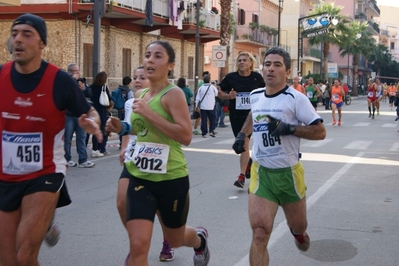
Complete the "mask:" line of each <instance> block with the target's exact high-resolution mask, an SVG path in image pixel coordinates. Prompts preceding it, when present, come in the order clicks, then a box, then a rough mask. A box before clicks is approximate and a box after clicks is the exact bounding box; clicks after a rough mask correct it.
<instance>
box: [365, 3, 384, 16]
mask: <svg viewBox="0 0 399 266" xmlns="http://www.w3.org/2000/svg"><path fill="white" fill-rule="evenodd" d="M367 3H369V5H370V7H371V8H372V9H374V10H375V12H377V13H378V15H379V14H381V11H380V9H379V8H378V6H377V4H376V2H375V0H368V1H367Z"/></svg>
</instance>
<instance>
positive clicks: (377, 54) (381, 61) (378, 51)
mask: <svg viewBox="0 0 399 266" xmlns="http://www.w3.org/2000/svg"><path fill="white" fill-rule="evenodd" d="M369 60H370V62H373V70H374V71H375V72H377V76H380V75H381V67H382V66H390V65H391V64H392V55H391V54H390V53H389V51H388V48H387V47H386V46H385V45H383V44H381V43H379V44H378V45H377V46H375V48H374V50H373V53H372V54H371V55H370V57H369Z"/></svg>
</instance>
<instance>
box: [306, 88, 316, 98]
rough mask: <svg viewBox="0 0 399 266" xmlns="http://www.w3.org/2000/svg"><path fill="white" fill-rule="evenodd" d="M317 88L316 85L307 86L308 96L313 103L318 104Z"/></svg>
mask: <svg viewBox="0 0 399 266" xmlns="http://www.w3.org/2000/svg"><path fill="white" fill-rule="evenodd" d="M315 88H316V85H315V84H313V85H312V86H310V85H306V96H308V98H309V100H310V101H311V102H317V97H316V95H317V90H316V89H315Z"/></svg>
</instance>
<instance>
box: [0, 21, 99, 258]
mask: <svg viewBox="0 0 399 266" xmlns="http://www.w3.org/2000/svg"><path fill="white" fill-rule="evenodd" d="M46 41H47V29H46V23H45V22H44V20H43V19H42V18H41V17H38V16H36V15H32V14H24V15H21V16H19V17H18V18H17V19H16V20H15V21H14V22H13V23H12V27H11V37H10V43H11V50H10V52H11V53H12V56H13V60H14V61H11V62H8V63H6V64H4V65H2V66H0V84H2V86H1V92H2V97H3V99H2V100H3V101H2V104H1V105H0V114H1V116H0V132H1V134H2V138H1V142H0V146H1V149H0V150H1V153H0V162H1V164H2V165H1V172H0V264H1V265H39V262H38V253H39V249H40V246H41V243H42V241H43V240H44V238H45V236H46V233H47V231H48V229H49V227H50V223H51V221H52V218H53V216H54V212H55V208H56V207H62V206H65V205H68V204H70V202H71V201H70V198H69V195H68V191H67V189H66V186H65V180H64V177H65V172H66V165H67V164H66V160H65V158H64V156H63V155H64V148H63V135H64V126H65V111H66V109H68V110H70V111H72V113H73V114H74V115H75V116H77V117H79V124H80V126H81V127H82V128H83V129H84V130H85V131H87V132H88V133H90V134H95V135H97V136H98V137H99V138H100V139H101V137H102V134H101V131H100V128H99V122H100V121H99V116H98V113H97V112H96V111H95V110H94V109H93V108H91V107H90V106H89V105H88V103H87V102H86V99H85V97H84V95H83V93H82V92H81V91H79V87H78V85H77V83H76V82H75V81H74V80H73V79H72V78H71V77H70V76H69V75H68V74H67V73H66V72H64V71H61V70H60V69H59V68H58V67H56V66H54V65H52V64H49V63H47V62H46V61H44V60H42V51H43V49H44V48H45V47H46ZM17 236H18V240H17ZM55 243H56V242H55ZM55 243H49V242H48V244H49V245H55Z"/></svg>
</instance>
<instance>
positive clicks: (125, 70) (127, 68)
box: [122, 48, 132, 77]
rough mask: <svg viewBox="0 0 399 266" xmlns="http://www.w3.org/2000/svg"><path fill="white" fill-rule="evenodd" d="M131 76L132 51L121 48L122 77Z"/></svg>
mask: <svg viewBox="0 0 399 266" xmlns="http://www.w3.org/2000/svg"><path fill="white" fill-rule="evenodd" d="M131 75H132V50H131V49H127V48H123V50H122V77H126V76H129V77H130V76H131Z"/></svg>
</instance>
